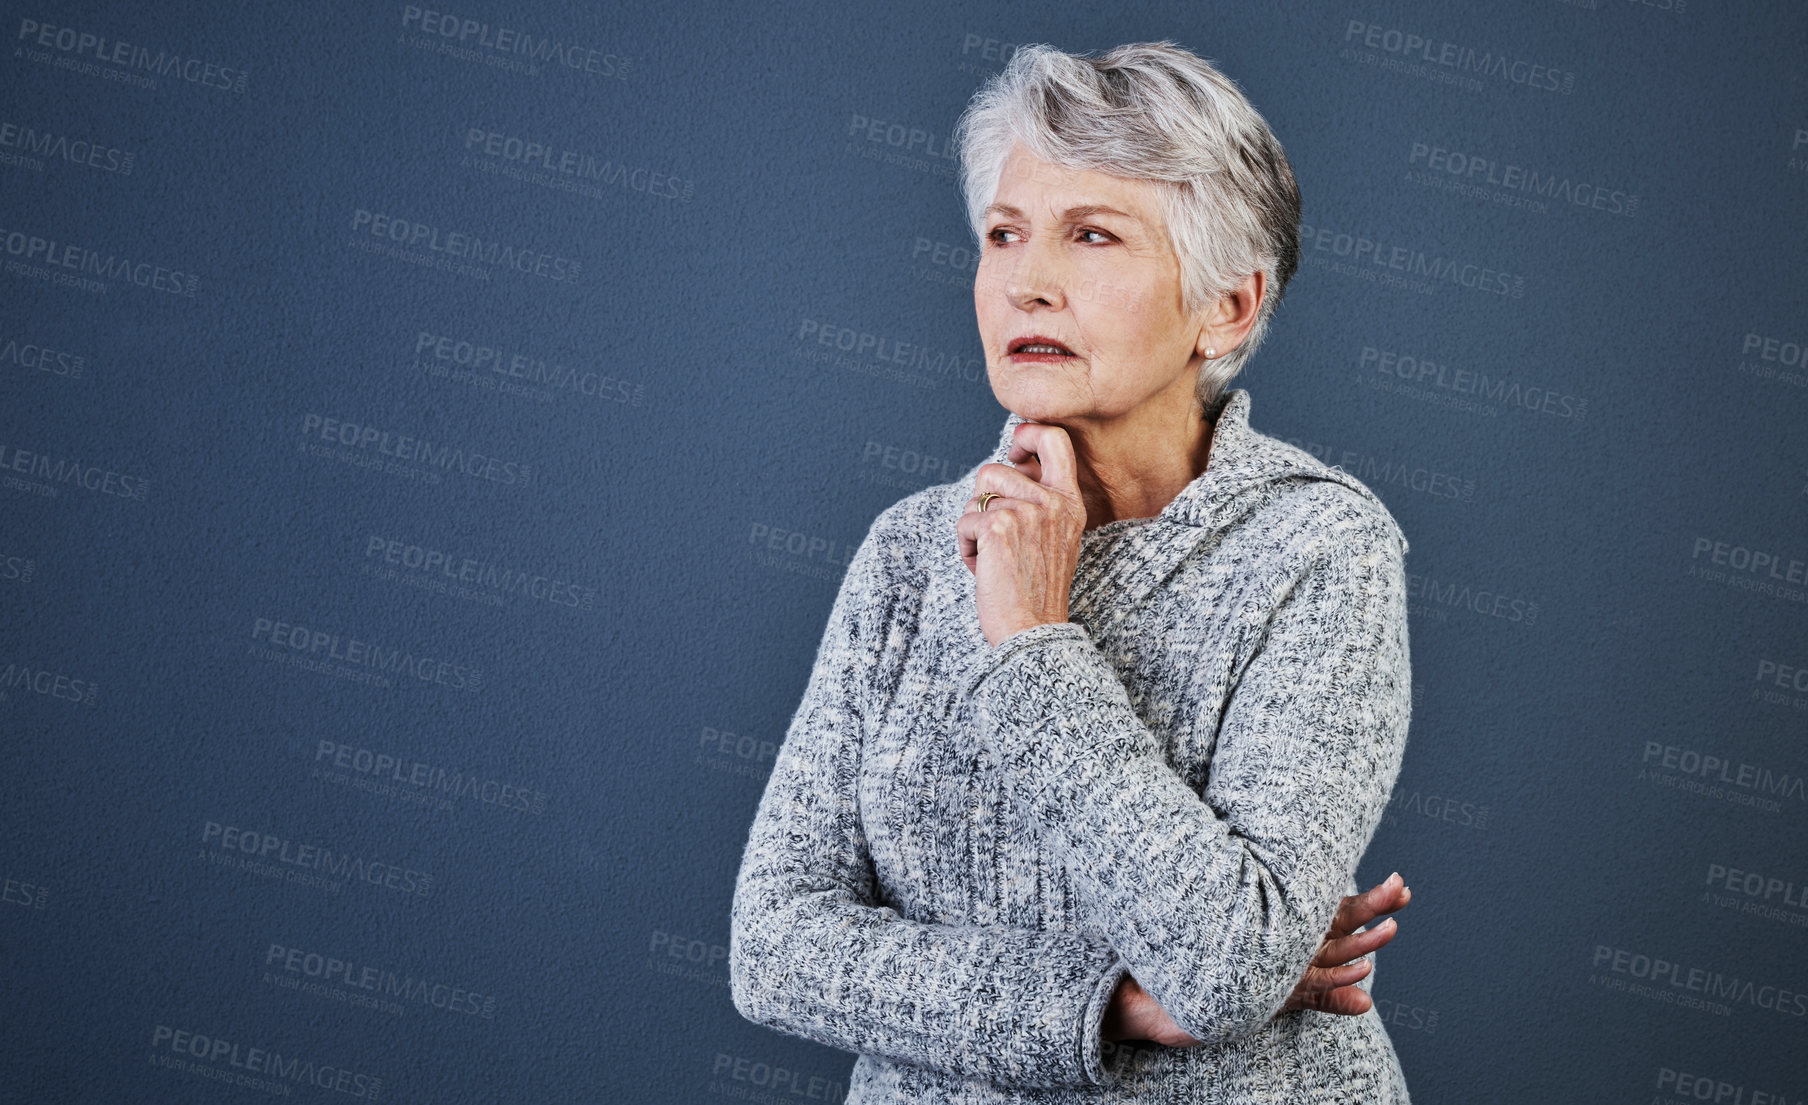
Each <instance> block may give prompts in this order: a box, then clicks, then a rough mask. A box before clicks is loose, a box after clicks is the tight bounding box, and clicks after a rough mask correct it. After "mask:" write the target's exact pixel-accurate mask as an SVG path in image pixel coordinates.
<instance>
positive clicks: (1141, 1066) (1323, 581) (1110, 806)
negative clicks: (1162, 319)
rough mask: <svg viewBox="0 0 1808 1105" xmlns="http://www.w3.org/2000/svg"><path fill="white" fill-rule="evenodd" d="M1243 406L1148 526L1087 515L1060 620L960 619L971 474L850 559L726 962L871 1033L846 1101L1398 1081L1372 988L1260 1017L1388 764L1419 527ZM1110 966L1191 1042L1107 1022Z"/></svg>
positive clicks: (1348, 857)
mask: <svg viewBox="0 0 1808 1105" xmlns="http://www.w3.org/2000/svg"><path fill="white" fill-rule="evenodd" d="M1249 407H1250V396H1249V392H1248V391H1247V390H1244V389H1240V388H1239V389H1233V390H1230V391H1229V392H1227V393H1226V395H1225V397H1224V399H1223V400H1222V401H1221V405H1220V407H1219V411H1218V413H1217V416H1216V419H1215V421H1216V430H1215V435H1214V440H1213V443H1212V448H1211V454H1210V458H1209V460H1208V463H1207V467H1206V470H1205V472H1204V473H1202V474H1201V475H1200V476H1199V477H1198V478H1197V479H1195V480H1194V481H1193V482H1192V483H1190V484H1189V485H1187V487H1186V488H1184V489H1183V490H1182V491H1181V492H1180V494H1179V495H1178V496H1176V497H1175V499H1174V500H1173V501H1172V502H1171V503H1169V504H1168V506H1167V507H1166V508H1164V509H1163V510H1162V512H1161V513H1160V514H1159V515H1158V516H1156V517H1154V518H1126V519H1120V520H1118V521H1115V522H1111V523H1109V524H1106V525H1104V526H1100V527H1098V528H1096V529H1092V530H1088V531H1086V533H1085V534H1084V536H1083V537H1082V539H1081V547H1080V559H1079V565H1078V567H1077V569H1076V570H1075V572H1074V580H1073V589H1072V595H1071V601H1070V604H1069V613H1070V617H1071V618H1072V620H1071V621H1068V622H1063V623H1060V624H1057V625H1039V626H1034V627H1031V628H1029V629H1025V630H1021V631H1020V632H1018V633H1016V634H1014V635H1012V636H1011V637H1009V638H1007V639H1005V640H1004V641H1002V642H1000V643H999V644H998V645H997V646H996V647H994V646H992V645H991V644H989V643H988V642H987V640H986V639H985V636H984V634H983V633H982V632H981V631H980V626H979V616H978V611H977V607H976V606H975V603H974V580H973V577H972V574H971V573H970V572H968V570H967V567H966V565H965V564H963V563H962V562H961V560H960V558H959V554H958V549H957V546H956V540H955V519H956V518H957V517H958V516H959V515H960V513H961V511H962V510H963V508H964V507H965V504H966V501H967V499H968V498H969V497H970V496H971V495H972V490H973V477H974V473H975V472H976V471H977V469H978V466H977V465H975V466H974V468H973V469H970V470H969V471H968V472H967V474H966V476H965V477H964V478H963V479H961V480H960V481H958V482H954V483H948V484H941V485H938V486H934V487H929V488H925V489H923V490H922V491H918V492H916V493H914V494H912V495H910V496H908V497H906V498H904V499H902V500H901V501H899V502H897V503H895V504H893V505H892V506H891V507H888V508H887V509H886V510H884V511H883V512H882V513H880V515H879V516H878V518H877V519H875V520H874V522H873V524H872V527H871V529H870V530H869V532H868V533H867V535H866V537H865V539H864V540H863V541H862V543H861V544H860V546H859V548H858V549H857V550H856V552H855V554H854V557H853V559H852V561H851V562H850V563H849V565H848V570H847V574H846V576H845V578H844V579H843V581H842V584H841V589H840V592H839V594H838V596H837V597H836V599H835V602H834V605H833V607H832V609H831V611H830V614H829V622H828V628H827V630H826V631H825V632H824V634H823V638H822V644H821V646H820V648H819V650H818V652H817V654H816V659H815V664H814V667H813V670H812V671H811V674H810V679H809V683H808V685H807V687H806V689H805V691H804V695H803V700H802V702H801V704H800V705H799V706H798V709H797V712H796V714H795V716H794V718H793V719H792V721H791V724H790V726H789V728H788V729H787V732H786V734H785V739H784V742H783V744H782V745H781V746H780V750H779V753H778V758H777V762H776V763H775V765H774V767H773V770H772V775H771V778H770V779H769V780H768V781H767V784H766V789H765V792H764V794H763V796H762V798H761V800H760V803H759V808H758V812H757V814H756V815H755V820H754V824H753V828H752V832H751V834H750V836H749V839H748V841H747V846H746V851H745V853H744V855H743V857H742V865H741V871H740V876H739V878H738V879H737V882H736V885H735V890H734V900H733V906H732V916H731V923H730V936H729V961H728V962H729V978H730V981H731V983H732V987H733V996H734V1003H735V1007H736V1008H737V1009H738V1010H739V1011H740V1012H741V1014H742V1015H743V1016H745V1017H747V1018H748V1019H749V1020H752V1021H754V1022H756V1023H758V1024H763V1025H768V1026H770V1027H772V1028H775V1029H778V1030H780V1031H783V1032H786V1033H790V1034H792V1035H795V1036H800V1037H803V1038H805V1039H810V1040H815V1041H817V1042H819V1043H823V1044H827V1045H829V1046H831V1047H836V1048H842V1049H845V1050H847V1051H852V1052H857V1053H859V1056H860V1057H859V1059H858V1060H857V1061H856V1062H855V1064H854V1068H853V1071H852V1074H851V1075H850V1077H849V1091H848V1098H847V1100H848V1101H849V1102H850V1103H853V1102H925V1103H927V1102H937V1103H950V1102H969V1103H980V1102H988V1103H989V1102H1069V1101H1075V1102H1077V1101H1089V1102H1091V1101H1147V1102H1157V1101H1159V1102H1255V1101H1264V1102H1266V1101H1285V1102H1288V1103H1289V1105H1298V1103H1303V1102H1319V1101H1323V1102H1332V1101H1335V1102H1363V1103H1376V1102H1381V1103H1399V1102H1406V1101H1407V1100H1408V1097H1407V1091H1406V1083H1405V1079H1404V1077H1403V1076H1402V1074H1401V1071H1400V1065H1399V1061H1398V1060H1397V1059H1396V1057H1395V1055H1394V1050H1393V1045H1392V1043H1391V1042H1390V1041H1389V1039H1388V1035H1387V1031H1386V1029H1385V1028H1384V1027H1383V1025H1382V1023H1381V1019H1380V1017H1379V1016H1378V1015H1377V1014H1376V1013H1375V1012H1374V1011H1372V1010H1371V1011H1370V1012H1369V1013H1366V1014H1364V1015H1362V1016H1357V1017H1348V1016H1335V1015H1331V1014H1326V1013H1317V1012H1311V1011H1306V1012H1291V1013H1284V1014H1278V1015H1277V1011H1278V1010H1279V1009H1280V1007H1281V1005H1282V1004H1283V1002H1285V1000H1286V998H1287V996H1288V994H1289V993H1290V992H1291V990H1292V989H1293V986H1294V983H1295V982H1297V981H1298V980H1299V978H1300V976H1301V975H1302V974H1304V972H1305V969H1306V965H1307V963H1308V961H1309V960H1310V959H1311V957H1312V956H1313V954H1314V953H1315V952H1316V950H1317V948H1318V945H1319V942H1320V940H1321V939H1322V938H1323V936H1324V934H1325V930H1326V929H1327V927H1328V926H1329V925H1330V922H1331V918H1332V915H1333V914H1334V912H1335V911H1336V908H1337V905H1338V902H1339V900H1340V899H1341V898H1342V897H1343V896H1344V895H1346V894H1352V893H1355V892H1356V889H1357V886H1356V882H1355V872H1356V865H1357V862H1358V860H1360V859H1361V857H1362V853H1363V851H1364V849H1365V848H1367V846H1368V843H1369V840H1370V838H1371V837H1372V836H1373V834H1374V832H1375V828H1376V826H1377V825H1379V824H1380V821H1381V815H1382V811H1383V809H1384V807H1385V806H1386V804H1387V800H1388V795H1389V792H1390V791H1391V790H1392V788H1393V784H1394V779H1395V777H1396V776H1397V775H1398V773H1399V769H1400V759H1401V755H1402V753H1403V751H1404V749H1405V744H1406V729H1407V721H1408V715H1409V713H1410V709H1411V673H1410V668H1409V660H1408V650H1407V630H1406V583H1405V574H1404V566H1403V560H1404V557H1405V554H1406V549H1407V544H1406V539H1405V537H1404V536H1403V535H1402V534H1401V532H1400V529H1399V526H1398V525H1397V524H1396V523H1395V521H1394V518H1393V516H1392V515H1391V514H1389V513H1388V510H1387V508H1386V507H1385V506H1383V505H1382V503H1381V501H1380V500H1379V499H1377V498H1376V497H1375V495H1374V494H1373V493H1372V492H1370V491H1369V490H1368V488H1366V487H1365V486H1363V484H1361V483H1360V482H1359V481H1357V480H1356V479H1355V478H1354V477H1352V476H1350V475H1349V474H1347V473H1345V472H1344V471H1342V470H1341V469H1338V468H1332V467H1327V466H1326V465H1324V464H1322V463H1320V462H1319V461H1318V460H1316V459H1315V458H1314V457H1313V456H1312V455H1311V454H1309V453H1307V452H1305V451H1304V450H1301V449H1298V448H1295V447H1294V446H1291V445H1288V444H1286V443H1285V442H1282V441H1280V440H1278V439H1276V438H1272V437H1269V436H1267V435H1265V434H1262V433H1260V432H1258V431H1256V430H1254V429H1252V428H1250V426H1249ZM1020 421H1022V419H1020V418H1019V417H1017V416H1016V415H1015V414H1012V415H1010V417H1008V418H1007V419H1006V421H1005V425H1004V428H1003V430H1002V432H1001V433H1000V435H999V439H998V444H997V448H996V449H995V450H994V452H993V454H992V456H991V457H990V458H989V459H990V460H993V461H999V462H1004V461H1005V459H1006V453H1007V450H1008V449H1009V446H1010V442H1011V431H1012V430H1013V429H1014V428H1015V427H1016V425H1017V424H1018V423H1019V422H1020ZM1126 970H1128V971H1129V972H1130V973H1131V974H1132V975H1134V976H1135V977H1136V979H1137V981H1138V982H1140V983H1141V984H1142V985H1143V987H1144V988H1145V989H1147V990H1148V991H1149V993H1150V994H1151V995H1152V996H1153V997H1154V998H1155V999H1156V1001H1158V1002H1159V1003H1160V1004H1161V1006H1162V1008H1163V1009H1165V1010H1166V1011H1167V1012H1168V1014H1169V1015H1170V1016H1171V1017H1173V1019H1174V1020H1175V1022H1176V1023H1178V1024H1179V1025H1180V1027H1181V1028H1183V1029H1185V1030H1186V1031H1187V1032H1188V1033H1190V1034H1191V1035H1193V1036H1195V1037H1197V1038H1199V1039H1201V1040H1204V1041H1206V1042H1205V1044H1204V1045H1202V1046H1199V1047H1190V1048H1170V1047H1164V1046H1161V1045H1158V1044H1153V1043H1149V1042H1141V1043H1135V1044H1114V1043H1110V1042H1106V1041H1102V1040H1101V1039H1100V1037H1099V1022H1100V1018H1101V1016H1102V1015H1103V1013H1104V1010H1105V1006H1106V1003H1107V1000H1108V999H1109V997H1110V995H1111V991H1112V988H1113V987H1114V986H1115V985H1116V984H1117V981H1118V979H1119V977H1120V976H1121V975H1122V974H1123V973H1124V972H1125V971H1126ZM1372 979H1373V974H1371V976H1370V980H1368V981H1365V982H1364V983H1363V984H1362V985H1363V986H1364V988H1365V989H1366V988H1367V987H1368V985H1369V981H1372Z"/></svg>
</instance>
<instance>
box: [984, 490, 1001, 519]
mask: <svg viewBox="0 0 1808 1105" xmlns="http://www.w3.org/2000/svg"><path fill="white" fill-rule="evenodd" d="M998 497H999V496H998V492H996V491H988V492H986V493H985V494H983V495H981V496H980V497H979V512H980V513H981V514H984V513H985V512H986V504H987V503H989V502H991V501H992V500H993V499H996V498H998Z"/></svg>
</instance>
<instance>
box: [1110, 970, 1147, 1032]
mask: <svg viewBox="0 0 1808 1105" xmlns="http://www.w3.org/2000/svg"><path fill="white" fill-rule="evenodd" d="M1145 996H1146V995H1145V994H1144V992H1143V988H1142V987H1141V986H1140V985H1138V984H1137V981H1136V979H1134V978H1132V977H1130V974H1129V972H1125V973H1124V976H1123V977H1122V978H1120V979H1118V983H1117V986H1116V988H1114V989H1113V990H1112V991H1111V1001H1110V1003H1109V1004H1107V1005H1106V1006H1105V1015H1104V1017H1103V1018H1101V1019H1100V1021H1099V1038H1100V1039H1103V1040H1111V1041H1117V1040H1140V1039H1142V1038H1143V1036H1142V1032H1141V1028H1140V1015H1139V1014H1140V1011H1141V1008H1142V999H1143V998H1144V997H1145Z"/></svg>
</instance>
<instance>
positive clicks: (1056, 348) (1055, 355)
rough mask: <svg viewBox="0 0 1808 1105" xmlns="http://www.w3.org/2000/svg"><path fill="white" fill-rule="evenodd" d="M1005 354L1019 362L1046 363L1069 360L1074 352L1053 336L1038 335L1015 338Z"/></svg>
mask: <svg viewBox="0 0 1808 1105" xmlns="http://www.w3.org/2000/svg"><path fill="white" fill-rule="evenodd" d="M1005 356H1006V357H1008V358H1010V359H1011V360H1012V361H1014V362H1017V363H1035V362H1044V363H1046V362H1051V361H1065V360H1069V359H1071V358H1072V357H1073V356H1074V353H1073V351H1072V350H1070V349H1068V348H1067V346H1065V345H1063V344H1061V343H1060V342H1058V341H1055V340H1053V339H1052V338H1043V337H1039V336H1038V337H1029V338H1017V339H1014V340H1013V341H1012V342H1011V344H1010V346H1009V347H1008V348H1007V350H1006V352H1005Z"/></svg>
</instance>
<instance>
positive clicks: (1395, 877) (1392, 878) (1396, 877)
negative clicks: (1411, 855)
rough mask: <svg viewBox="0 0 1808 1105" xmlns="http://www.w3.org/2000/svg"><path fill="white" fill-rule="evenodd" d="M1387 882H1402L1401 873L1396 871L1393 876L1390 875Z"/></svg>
mask: <svg viewBox="0 0 1808 1105" xmlns="http://www.w3.org/2000/svg"><path fill="white" fill-rule="evenodd" d="M1387 881H1388V882H1397V881H1400V872H1398V871H1395V872H1394V873H1393V874H1391V875H1389V876H1388V877H1387Z"/></svg>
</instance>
